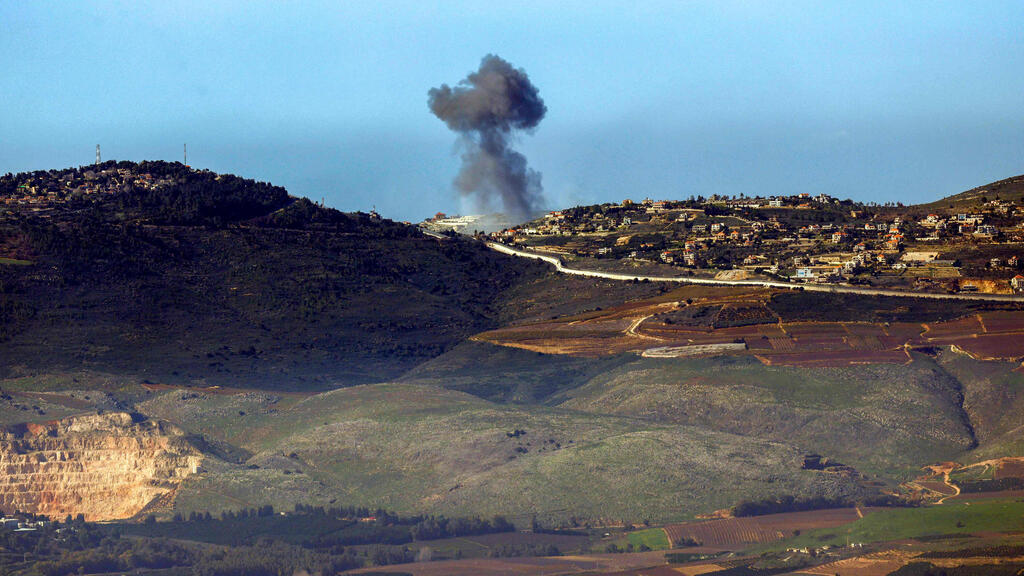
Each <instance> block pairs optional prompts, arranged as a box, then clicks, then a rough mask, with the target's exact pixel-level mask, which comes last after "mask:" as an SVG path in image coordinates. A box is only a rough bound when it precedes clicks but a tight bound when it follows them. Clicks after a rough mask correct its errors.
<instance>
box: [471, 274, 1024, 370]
mask: <svg viewBox="0 0 1024 576" xmlns="http://www.w3.org/2000/svg"><path fill="white" fill-rule="evenodd" d="M685 294H690V296H689V297H690V299H691V302H690V303H689V304H687V302H686V300H685V299H682V298H681V299H674V298H676V297H678V296H681V295H685ZM694 294H695V293H694V292H692V291H687V290H677V291H674V292H670V293H668V294H664V295H661V296H659V297H657V298H654V299H650V300H644V301H639V302H631V303H629V304H624V305H622V306H617V307H614V308H610V309H606V310H595V311H591V312H587V313H585V314H580V315H575V316H567V317H562V318H556V319H552V320H546V321H542V322H536V323H531V324H523V325H518V326H512V327H508V328H501V329H498V330H492V331H489V332H484V333H481V334H478V335H477V336H475V339H477V340H482V341H486V342H491V343H494V344H500V345H504V346H513V347H518V348H525V349H527V350H533V351H536V352H544V353H548V354H571V355H577V356H591V357H593V356H604V355H609V354H621V353H625V352H634V353H641V352H643V351H644V350H647V349H650V348H658V347H666V346H668V347H685V346H705V345H708V344H724V343H743V344H745V345H746V349H745V350H739V351H728V352H722V351H715V350H709V351H708V352H707V353H706V355H714V354H723V353H726V354H731V355H747V356H753V357H756V358H757V359H758V360H760V361H761V362H763V363H765V364H768V365H776V366H848V365H855V364H876V363H889V364H903V363H907V362H909V361H910V356H909V354H908V350H909V349H913V348H915V347H930V346H955V349H956V350H957V351H959V352H962V353H965V354H968V355H970V356H972V357H973V358H976V359H979V360H1018V359H1021V358H1024V312H1020V311H995V312H982V313H980V314H972V315H970V316H966V317H964V318H960V319H957V320H951V321H948V322H933V323H913V322H906V323H892V324H888V323H886V324H878V323H868V322H787V321H786V320H785V318H782V319H779V320H777V321H776V320H772V321H771V322H766V323H750V324H748V325H745V326H728V327H717V328H716V327H714V326H715V325H716V322H718V318H719V317H720V316H721V315H723V314H725V315H726V316H728V317H729V322H727V324H728V323H731V322H732V321H733V320H736V319H737V318H739V319H740V320H742V321H746V320H751V321H762V320H766V319H768V318H769V316H767V314H768V313H771V314H774V313H773V312H771V311H770V310H768V309H767V308H766V307H765V305H764V304H765V302H767V301H768V300H769V299H770V297H771V294H772V292H771V291H770V290H750V291H745V292H739V293H732V294H729V293H723V292H722V291H714V292H713V293H710V294H709V295H704V296H701V297H694ZM712 306H717V307H720V308H721V310H718V308H715V310H716V312H715V314H717V316H715V317H711V316H709V315H708V314H710V313H707V312H706V311H707V310H708V309H710V307H712ZM690 308H693V309H695V310H697V316H686V315H685V311H686V310H687V309H690ZM676 314H684V315H683V316H676ZM672 318H676V320H672ZM688 319H694V322H690V321H689V320H688ZM698 320H699V321H698ZM718 325H720V324H718ZM701 353H702V354H703V352H701Z"/></svg>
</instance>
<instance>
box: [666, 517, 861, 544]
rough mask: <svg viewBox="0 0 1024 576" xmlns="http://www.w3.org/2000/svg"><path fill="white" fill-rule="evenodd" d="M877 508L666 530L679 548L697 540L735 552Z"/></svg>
mask: <svg viewBox="0 0 1024 576" xmlns="http://www.w3.org/2000/svg"><path fill="white" fill-rule="evenodd" d="M873 510H874V509H871V508H867V509H864V510H861V509H859V508H837V509H832V510H814V511H810V512H790V513H786V514H770V515H767V516H752V517H744V518H721V519H715V520H705V521H703V522H689V523H685V524H670V525H668V526H666V527H665V532H666V533H668V536H669V539H670V540H671V541H672V543H673V544H674V545H676V546H679V545H681V544H683V543H685V542H687V541H694V542H696V543H697V544H698V545H699V546H702V547H705V548H712V549H714V548H720V549H723V550H735V549H737V548H745V547H748V546H749V545H751V544H763V543H768V542H774V541H776V540H782V539H784V538H788V537H790V536H792V535H793V533H794V532H801V531H805V530H814V529H821V528H833V527H836V526H842V525H844V524H849V523H851V522H854V521H856V520H857V519H858V518H862V517H863V515H864V514H869V513H871V512H872V511H873Z"/></svg>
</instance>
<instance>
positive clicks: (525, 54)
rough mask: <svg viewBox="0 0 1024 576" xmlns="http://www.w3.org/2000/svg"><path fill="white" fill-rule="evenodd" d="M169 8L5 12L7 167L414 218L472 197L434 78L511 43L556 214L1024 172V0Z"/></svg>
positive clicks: (1, 50)
mask: <svg viewBox="0 0 1024 576" xmlns="http://www.w3.org/2000/svg"><path fill="white" fill-rule="evenodd" d="M241 7H243V6H242V5H240V4H236V3H209V4H208V3H198V2H171V3H158V4H157V3H153V4H145V3H143V4H141V5H136V4H121V3H100V4H98V5H66V4H60V3H46V2H40V3H33V4H28V5H5V6H3V7H0V17H3V18H4V20H5V21H6V22H7V26H6V28H7V31H8V32H7V33H6V34H4V36H3V37H2V38H0V54H2V55H0V62H3V65H4V69H5V71H7V74H5V75H4V78H3V79H2V80H0V86H2V87H3V93H4V94H5V104H6V105H5V106H4V107H3V108H2V112H0V124H2V125H3V126H4V130H2V131H0V159H2V162H0V172H4V173H5V172H21V171H27V170H36V169H49V168H61V167H66V166H77V165H87V164H91V163H92V162H93V156H94V151H95V145H96V144H100V145H101V146H102V151H103V156H104V159H117V160H143V159H162V160H180V159H181V157H182V156H181V155H182V144H183V143H188V146H189V162H190V164H191V165H193V166H194V167H197V168H209V169H211V170H214V171H217V172H231V173H236V174H239V175H241V176H245V177H249V178H255V179H258V180H265V181H270V182H273V183H275V184H279V185H282V186H284V187H286V188H287V189H288V190H289V192H291V193H292V194H294V195H298V196H308V197H310V198H313V199H316V200H319V199H320V198H324V199H325V200H326V202H327V204H328V205H330V206H334V207H336V208H339V209H342V210H346V211H348V210H363V211H368V210H370V209H372V208H374V207H376V208H377V210H378V211H380V212H381V213H382V214H383V215H385V216H387V217H389V218H394V219H397V220H419V219H422V218H424V217H427V216H430V215H432V214H433V213H434V212H437V211H444V212H462V213H467V212H471V211H473V210H472V207H470V206H462V205H460V203H459V201H458V198H457V195H456V193H455V192H454V191H453V188H452V180H453V179H454V178H455V176H456V174H457V173H458V170H459V158H458V156H457V155H456V154H455V153H454V151H455V138H454V137H453V135H452V134H451V132H449V130H448V129H446V127H445V126H444V125H443V123H442V122H440V121H438V119H437V118H435V117H434V116H433V115H432V114H431V113H430V111H429V109H428V107H427V91H428V90H429V89H430V88H432V87H435V86H439V85H440V84H442V83H448V84H454V83H456V82H458V81H459V80H460V79H462V78H463V77H465V75H466V73H467V72H469V71H471V70H474V69H476V67H477V66H478V65H479V64H480V60H481V58H482V57H483V56H484V55H485V54H488V53H494V54H497V55H499V56H501V57H502V58H505V59H507V60H508V61H509V62H511V63H512V64H513V65H514V66H516V67H521V68H523V69H524V70H525V71H526V72H527V73H528V74H529V75H530V78H531V80H532V81H533V83H534V84H535V85H536V86H537V88H538V89H539V93H540V96H541V97H542V98H543V99H544V101H545V102H546V104H547V107H548V113H547V116H546V117H545V118H544V120H543V122H541V123H540V125H539V126H538V128H537V129H536V132H535V133H534V134H533V135H531V136H526V137H523V138H520V139H518V140H517V141H516V142H515V147H516V149H517V150H520V151H521V152H523V154H525V156H526V157H527V159H528V161H529V164H530V166H531V167H533V168H534V169H536V170H537V171H539V172H540V173H541V174H542V175H543V180H542V182H543V186H544V190H545V197H546V198H547V205H548V207H549V208H559V207H564V206H569V205H575V204H591V203H598V202H608V201H617V200H621V199H622V198H626V197H630V198H634V199H637V198H643V197H646V196H649V197H652V198H686V197H688V196H690V195H691V194H692V195H705V196H708V195H710V194H725V195H736V194H741V193H743V194H747V195H773V194H792V193H800V192H809V193H815V194H816V193H820V192H825V193H829V194H832V195H834V196H838V197H842V198H846V197H851V198H854V199H857V200H862V201H877V202H885V201H902V202H904V203H916V202H925V201H931V200H934V199H938V198H940V197H942V196H946V195H949V194H954V193H957V192H960V191H963V190H966V189H969V188H973V187H975V186H979V185H983V184H986V183H988V182H991V181H995V180H1000V179H1003V178H1007V177H1010V176H1014V175H1017V174H1021V173H1024V136H1022V134H1024V119H1021V118H1020V115H1019V113H1018V110H1019V106H1020V95H1021V94H1024V77H1022V76H1021V75H1020V74H1019V71H1020V70H1022V69H1024V43H1022V41H1021V39H1020V35H1019V23H1020V22H1022V21H1024V5H1021V4H1019V3H1014V2H988V3H983V4H981V5H980V6H979V5H970V6H967V5H960V4H945V5H941V4H940V5H936V4H931V3H929V4H924V3H910V4H900V5H898V6H892V5H889V4H886V3H871V4H868V3H858V4H856V5H845V4H839V3H826V4H819V3H809V2H808V3H786V4H776V3H762V2H724V3H713V4H699V3H687V4H679V3H674V2H666V3H660V2H656V3H646V4H644V5H643V6H641V7H639V8H635V7H631V6H628V5H626V4H621V3H612V2H597V3H573V4H569V5H566V6H560V7H557V8H554V7H550V6H548V5H547V4H545V3H540V2H525V3H517V4H514V5H503V6H500V7H494V6H489V5H484V4H480V3H474V2H461V3H445V4H443V5H441V6H437V7H429V6H426V5H421V4H419V3H401V2H399V3H394V2H392V3H384V4H374V5H372V6H349V5H346V6H335V5H332V4H330V3H323V4H312V5H311V4H303V5H280V6H279V5H258V6H251V7H250V6H249V5H248V4H245V5H244V7H245V8H246V9H245V10H241V9H240V8H241Z"/></svg>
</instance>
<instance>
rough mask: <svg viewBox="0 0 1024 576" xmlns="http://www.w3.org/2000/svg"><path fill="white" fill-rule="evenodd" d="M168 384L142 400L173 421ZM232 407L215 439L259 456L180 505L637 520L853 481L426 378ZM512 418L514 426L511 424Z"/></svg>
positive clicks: (769, 455) (755, 447)
mask: <svg viewBox="0 0 1024 576" xmlns="http://www.w3.org/2000/svg"><path fill="white" fill-rule="evenodd" d="M173 394H175V393H173V392H172V393H170V394H169V396H168V398H157V399H154V400H152V401H150V402H147V403H145V404H143V405H142V409H143V410H145V411H146V412H147V413H150V414H152V415H155V416H161V417H169V419H172V420H177V421H179V422H180V421H181V419H180V418H175V416H176V414H174V413H173V412H174V411H175V410H176V406H178V404H177V403H176V402H175V400H174V398H173ZM207 406H208V404H206V403H204V404H201V405H199V406H196V407H195V408H194V409H192V410H189V411H190V412H193V413H196V414H197V415H196V416H193V422H203V423H204V424H205V425H206V426H207V427H209V429H210V430H230V429H231V427H230V426H229V425H224V424H221V423H220V421H221V420H224V419H226V420H232V419H235V418H238V416H237V412H235V414H234V415H232V414H231V413H230V410H223V409H220V410H219V411H211V412H209V413H207V412H205V409H206V407H207ZM233 409H234V406H232V408H231V410H233ZM177 410H179V411H181V410H182V409H180V408H177ZM250 414H251V415H250ZM245 418H249V419H250V420H249V424H248V426H247V427H246V430H245V431H244V432H238V433H236V434H234V435H233V436H226V437H224V439H226V440H234V441H236V442H239V443H240V445H241V446H242V447H243V448H246V449H248V450H250V451H251V452H253V453H254V454H255V455H254V456H253V458H252V459H250V460H249V463H250V464H257V465H258V466H260V468H259V469H255V470H249V469H239V468H229V469H224V470H220V471H212V472H209V473H207V474H204V475H200V476H198V477H194V478H192V479H189V480H188V481H186V483H185V485H184V486H183V488H182V489H181V490H180V493H179V496H178V500H177V505H178V506H179V508H180V509H182V510H186V511H187V510H189V509H196V508H198V509H206V508H213V509H217V508H218V507H224V506H239V505H243V504H242V503H246V504H250V505H252V504H257V503H260V502H271V503H274V504H275V505H278V506H287V505H288V504H289V503H291V502H294V501H296V500H299V501H313V502H322V503H323V502H328V501H330V500H331V499H335V500H336V501H337V502H341V503H356V502H358V503H360V504H368V505H380V506H384V507H387V508H391V509H395V510H399V511H403V512H411V511H425V512H437V513H447V514H454V513H462V514H465V513H479V514H485V515H491V514H508V515H512V516H518V517H519V518H520V519H526V518H528V517H529V515H530V514H533V513H540V516H541V518H542V519H551V520H564V519H565V518H567V517H568V516H572V515H575V516H579V517H582V518H589V519H593V520H600V519H604V520H622V519H626V520H634V521H638V520H641V519H651V520H670V519H679V518H685V517H687V516H690V515H692V514H694V513H698V512H707V511H710V510H712V509H715V508H721V507H725V506H728V505H731V504H732V503H734V502H735V501H737V500H739V499H741V498H746V497H750V496H752V495H764V496H768V495H773V494H776V493H796V494H805V495H811V494H826V495H844V494H851V493H853V492H855V491H856V490H857V488H855V487H853V486H852V485H851V484H850V483H849V482H848V481H846V480H843V479H841V478H839V477H836V476H834V475H830V474H824V473H819V472H811V471H804V470H800V462H801V454H802V452H801V451H800V450H798V449H796V448H793V447H791V446H786V445H784V444H781V443H775V442H768V441H763V440H756V439H750V438H743V437H739V436H735V435H732V434H728V433H723V432H716V431H711V430H704V429H699V428H695V427H690V426H676V425H662V424H657V423H652V422H647V421H642V420H636V419H631V418H622V417H618V416H606V415H598V414H585V413H579V412H572V411H567V410H561V409H556V408H543V407H537V406H531V407H513V406H507V405H498V404H494V403H491V402H488V401H485V400H482V399H480V398H476V397H474V396H471V395H468V394H464V393H460V392H456V391H451V390H444V389H440V388H436V387H432V386H423V385H409V384H381V385H373V386H360V387H354V388H348V389H343V390H337V391H333V392H329V393H325V394H320V395H317V396H313V397H310V398H308V399H305V400H302V401H299V402H297V403H295V404H294V405H293V406H291V407H290V408H288V409H281V410H279V411H277V412H276V413H270V412H267V411H264V412H261V413H257V414H252V413H247V416H246V417H245ZM514 430H524V431H526V433H525V434H524V435H521V436H519V437H510V436H509V433H511V432H513V431H514ZM296 470H300V471H301V473H295V472H294V471H296ZM285 471H289V472H291V473H285Z"/></svg>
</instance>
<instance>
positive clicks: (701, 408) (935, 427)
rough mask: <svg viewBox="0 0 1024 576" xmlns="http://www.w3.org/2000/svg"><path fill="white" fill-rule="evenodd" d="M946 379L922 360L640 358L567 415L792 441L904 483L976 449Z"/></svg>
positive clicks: (592, 386) (584, 390) (576, 397)
mask: <svg viewBox="0 0 1024 576" xmlns="http://www.w3.org/2000/svg"><path fill="white" fill-rule="evenodd" d="M948 380H951V379H948V377H945V376H944V375H943V374H942V373H941V371H938V370H936V369H935V367H934V366H932V365H931V364H930V362H929V361H928V360H927V359H922V358H919V360H918V361H917V362H915V363H914V364H912V365H909V366H891V365H877V366H857V367H852V368H790V367H768V366H763V365H761V364H760V363H758V362H755V361H748V360H733V359H709V360H690V361H678V360H656V359H642V360H636V361H634V362H632V363H630V364H627V365H625V366H623V367H621V368H619V369H617V370H613V371H610V372H608V373H607V374H604V375H602V376H600V377H598V378H595V379H594V380H593V381H591V382H590V383H588V384H587V385H585V386H583V387H581V388H579V389H577V390H574V391H572V392H570V394H569V395H570V396H571V397H572V398H571V399H570V400H569V401H567V402H566V403H565V404H563V406H564V407H566V408H572V409H578V410H586V411H589V412H600V413H614V414H622V415H628V416H634V417H641V418H647V419H651V420H653V421H658V422H666V423H668V422H671V423H678V424H689V425H696V426H702V427H707V428H712V429H717V430H722V431H726V432H731V433H736V434H743V435H747V436H753V437H759V438H765V439H773V440H777V441H786V442H790V443H792V444H794V445H796V446H800V447H801V448H802V449H804V450H807V451H815V452H818V453H821V454H822V455H825V456H828V457H831V458H838V459H839V460H841V461H842V462H844V463H847V464H850V465H853V466H855V467H856V468H858V469H859V470H861V471H863V472H872V473H878V474H883V475H885V476H896V477H905V476H907V475H910V474H913V473H914V471H915V470H916V469H917V468H918V467H919V466H921V465H922V464H923V463H925V462H927V461H929V460H931V459H941V458H944V457H949V456H950V455H951V454H956V453H959V452H960V451H961V450H963V449H965V448H966V447H967V446H968V445H969V443H970V431H969V430H968V429H967V428H966V427H965V426H964V424H963V422H962V420H961V414H960V413H959V410H958V407H957V405H956V402H955V398H954V397H952V396H951V393H950V391H949V389H950V387H951V386H952V383H951V382H949V381H948Z"/></svg>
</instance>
